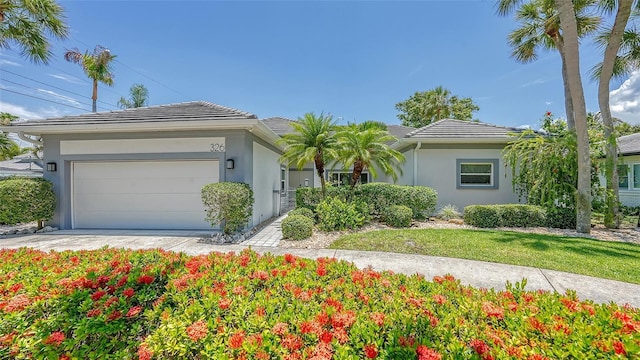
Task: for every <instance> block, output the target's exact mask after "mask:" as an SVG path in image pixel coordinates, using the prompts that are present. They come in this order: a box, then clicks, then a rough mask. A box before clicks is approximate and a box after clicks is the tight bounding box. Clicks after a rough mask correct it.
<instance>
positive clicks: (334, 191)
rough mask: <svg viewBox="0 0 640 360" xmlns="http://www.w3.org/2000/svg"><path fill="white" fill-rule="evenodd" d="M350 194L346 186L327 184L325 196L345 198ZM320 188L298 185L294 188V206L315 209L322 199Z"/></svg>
mask: <svg viewBox="0 0 640 360" xmlns="http://www.w3.org/2000/svg"><path fill="white" fill-rule="evenodd" d="M349 194H350V189H349V187H347V186H329V187H327V196H326V197H336V196H337V197H340V198H341V199H342V200H346V199H347V197H348V196H349ZM323 199H324V198H323V196H322V189H321V188H312V187H300V188H298V189H296V208H307V209H309V210H312V211H316V206H318V204H320V202H321V201H322V200H323Z"/></svg>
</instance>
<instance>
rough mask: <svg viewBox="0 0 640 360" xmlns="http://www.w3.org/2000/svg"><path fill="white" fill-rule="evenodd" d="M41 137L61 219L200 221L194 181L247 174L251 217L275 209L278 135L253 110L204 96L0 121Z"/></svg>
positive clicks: (64, 222)
mask: <svg viewBox="0 0 640 360" xmlns="http://www.w3.org/2000/svg"><path fill="white" fill-rule="evenodd" d="M0 130H1V131H6V132H14V133H22V134H21V135H22V136H23V137H24V136H27V137H32V139H40V140H41V141H42V143H43V145H44V164H46V165H45V169H46V171H45V172H44V178H45V179H48V180H50V181H51V182H53V185H54V191H55V193H56V197H57V206H56V211H55V215H54V218H53V220H52V221H51V222H50V223H51V225H52V226H57V227H59V228H61V229H92V228H100V229H210V228H211V225H210V224H208V223H207V222H206V221H205V220H204V210H203V206H202V201H201V198H200V190H201V188H202V186H203V185H205V184H207V183H214V182H218V181H238V182H245V183H248V184H249V185H250V186H251V187H252V189H253V191H254V197H255V204H254V207H253V218H252V220H251V223H250V224H249V226H250V227H253V226H255V225H257V224H259V223H261V222H262V221H265V220H267V219H269V218H270V217H272V216H274V215H277V214H278V213H279V211H280V197H281V194H283V195H284V196H285V197H286V192H284V193H282V192H281V191H280V189H281V173H282V170H281V166H280V162H279V161H278V159H279V157H280V155H281V149H280V148H278V147H277V146H276V145H275V141H276V140H277V139H278V136H277V135H276V134H275V133H274V132H273V131H272V130H271V129H270V128H268V127H267V126H265V124H264V123H262V122H261V121H259V120H258V119H257V117H256V116H255V115H253V114H249V113H246V112H243V111H239V110H235V109H230V108H227V107H223V106H219V105H215V104H211V103H207V102H188V103H180V104H172V105H164V106H153V107H144V108H135V109H127V110H121V111H112V112H103V113H91V114H83V115H78V116H67V117H62V118H54V119H46V120H30V121H26V122H19V123H12V124H11V125H8V126H1V127H0Z"/></svg>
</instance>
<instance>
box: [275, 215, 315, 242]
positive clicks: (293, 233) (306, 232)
mask: <svg viewBox="0 0 640 360" xmlns="http://www.w3.org/2000/svg"><path fill="white" fill-rule="evenodd" d="M307 210H308V209H307ZM309 211H310V210H309ZM311 235H313V220H312V219H310V218H308V217H307V216H304V215H295V214H294V215H291V214H289V215H288V216H287V217H286V218H284V219H283V220H282V237H284V238H285V239H291V240H304V239H308V238H310V237H311Z"/></svg>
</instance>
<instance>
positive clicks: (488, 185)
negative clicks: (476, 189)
mask: <svg viewBox="0 0 640 360" xmlns="http://www.w3.org/2000/svg"><path fill="white" fill-rule="evenodd" d="M464 165H489V172H488V173H467V172H462V167H463V166H464ZM464 175H482V176H486V175H489V183H488V184H485V183H463V182H462V176H464ZM459 176H460V179H459V181H460V186H487V187H491V186H494V179H493V163H489V162H487V163H483V162H477V163H476V162H461V163H460V174H459Z"/></svg>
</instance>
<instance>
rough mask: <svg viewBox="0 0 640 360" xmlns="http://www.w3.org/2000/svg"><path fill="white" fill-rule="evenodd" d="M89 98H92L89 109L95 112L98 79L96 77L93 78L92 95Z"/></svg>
mask: <svg viewBox="0 0 640 360" xmlns="http://www.w3.org/2000/svg"><path fill="white" fill-rule="evenodd" d="M91 100H93V101H92V106H91V111H92V112H97V108H96V101H97V100H98V80H97V79H93V95H91Z"/></svg>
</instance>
